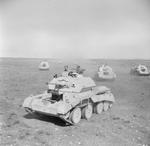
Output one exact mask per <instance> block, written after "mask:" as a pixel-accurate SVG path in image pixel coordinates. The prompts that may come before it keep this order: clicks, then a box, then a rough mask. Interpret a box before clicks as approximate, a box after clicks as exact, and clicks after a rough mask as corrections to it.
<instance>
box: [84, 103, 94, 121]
mask: <svg viewBox="0 0 150 146" xmlns="http://www.w3.org/2000/svg"><path fill="white" fill-rule="evenodd" d="M92 113H93V107H92V105H91V104H89V105H87V106H86V107H84V108H83V109H82V117H83V118H85V119H87V120H88V119H90V118H91V116H92Z"/></svg>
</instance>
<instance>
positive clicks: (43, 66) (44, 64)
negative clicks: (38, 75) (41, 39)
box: [39, 61, 49, 70]
mask: <svg viewBox="0 0 150 146" xmlns="http://www.w3.org/2000/svg"><path fill="white" fill-rule="evenodd" d="M39 70H49V64H48V62H47V61H42V62H41V63H40V65H39Z"/></svg>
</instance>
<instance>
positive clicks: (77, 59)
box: [0, 56, 150, 60]
mask: <svg viewBox="0 0 150 146" xmlns="http://www.w3.org/2000/svg"><path fill="white" fill-rule="evenodd" d="M0 58H1V59H3V58H5V59H6V58H12V59H58V60H65V59H67V58H52V57H51V58H50V57H13V56H10V57H6V56H4V57H1V56H0ZM78 59H79V60H80V59H81V60H97V59H101V60H150V58H74V59H73V60H78Z"/></svg>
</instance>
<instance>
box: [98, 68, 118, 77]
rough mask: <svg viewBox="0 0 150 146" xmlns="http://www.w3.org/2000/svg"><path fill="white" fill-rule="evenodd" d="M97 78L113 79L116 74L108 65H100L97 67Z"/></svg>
mask: <svg viewBox="0 0 150 146" xmlns="http://www.w3.org/2000/svg"><path fill="white" fill-rule="evenodd" d="M98 78H99V79H100V80H114V79H116V74H115V73H114V72H113V70H112V68H111V67H110V66H108V65H102V66H101V67H99V68H98Z"/></svg>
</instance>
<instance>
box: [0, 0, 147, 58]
mask: <svg viewBox="0 0 150 146" xmlns="http://www.w3.org/2000/svg"><path fill="white" fill-rule="evenodd" d="M0 57H29V58H30V57H34V58H37V57H48V58H114V59H120V58H122V59H134V58H139V59H150V0H1V1H0Z"/></svg>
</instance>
